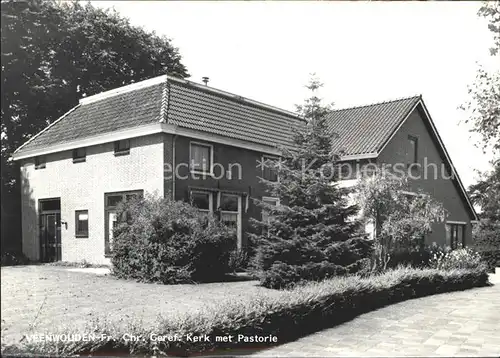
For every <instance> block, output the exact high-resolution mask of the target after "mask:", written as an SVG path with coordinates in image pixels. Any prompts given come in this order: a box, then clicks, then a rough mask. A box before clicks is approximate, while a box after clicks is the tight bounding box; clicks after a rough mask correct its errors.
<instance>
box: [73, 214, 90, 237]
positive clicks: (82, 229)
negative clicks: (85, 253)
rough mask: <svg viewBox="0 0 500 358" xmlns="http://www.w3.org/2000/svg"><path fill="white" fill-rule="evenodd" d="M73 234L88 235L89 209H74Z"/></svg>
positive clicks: (77, 235) (78, 235)
mask: <svg viewBox="0 0 500 358" xmlns="http://www.w3.org/2000/svg"><path fill="white" fill-rule="evenodd" d="M75 236H76V237H89V211H88V210H77V211H75Z"/></svg>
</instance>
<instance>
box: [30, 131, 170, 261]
mask: <svg viewBox="0 0 500 358" xmlns="http://www.w3.org/2000/svg"><path fill="white" fill-rule="evenodd" d="M46 158H47V164H46V168H45V169H38V170H35V167H34V159H33V158H31V159H27V160H25V161H23V163H22V164H21V177H22V183H23V190H22V192H23V193H22V223H23V233H22V241H23V252H24V253H25V254H26V255H27V256H28V257H29V258H31V259H33V260H38V259H39V258H40V252H39V251H40V248H39V238H38V219H37V212H38V200H40V199H48V198H60V199H61V220H62V221H66V222H67V228H66V227H65V226H64V225H62V228H61V243H62V260H63V261H72V262H77V261H81V260H82V259H85V260H87V261H89V262H92V263H107V262H108V259H106V258H105V257H104V223H105V217H104V193H109V192H118V191H127V190H139V189H142V190H144V192H145V193H151V194H153V193H156V195H160V196H163V195H164V182H163V160H164V137H163V135H162V134H157V135H150V136H146V137H139V138H133V139H131V140H130V154H129V155H124V156H116V157H115V155H114V144H113V143H106V144H103V145H96V146H92V147H88V148H87V158H86V161H85V162H83V163H73V160H72V152H71V151H66V152H60V153H54V154H49V155H47V156H46ZM75 210H88V211H89V237H88V238H76V237H75Z"/></svg>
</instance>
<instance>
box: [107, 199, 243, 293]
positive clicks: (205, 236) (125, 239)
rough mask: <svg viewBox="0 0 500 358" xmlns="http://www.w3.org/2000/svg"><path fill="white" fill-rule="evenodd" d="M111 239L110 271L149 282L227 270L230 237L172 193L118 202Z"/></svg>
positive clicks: (203, 278) (207, 277) (210, 276)
mask: <svg viewBox="0 0 500 358" xmlns="http://www.w3.org/2000/svg"><path fill="white" fill-rule="evenodd" d="M118 217H120V218H124V219H125V218H127V220H122V222H121V223H120V224H118V226H117V228H116V229H115V233H116V237H115V239H114V242H113V256H112V264H113V274H114V275H116V276H117V277H120V278H129V279H135V280H140V281H148V282H162V283H187V282H207V281H213V280H218V279H220V278H221V277H222V276H223V275H224V274H225V273H227V272H229V271H230V268H229V253H230V251H231V250H232V249H233V248H234V243H235V242H236V240H235V238H234V237H233V236H232V235H231V234H230V233H229V231H228V229H227V228H226V227H225V226H224V225H223V224H221V223H220V222H219V221H218V220H216V219H215V218H214V217H213V216H212V215H207V214H204V213H201V212H199V211H198V210H197V209H196V208H194V207H193V206H191V205H189V204H188V203H185V202H180V201H172V200H171V199H155V198H146V199H135V200H131V201H129V202H127V203H123V204H121V206H120V207H119V212H118Z"/></svg>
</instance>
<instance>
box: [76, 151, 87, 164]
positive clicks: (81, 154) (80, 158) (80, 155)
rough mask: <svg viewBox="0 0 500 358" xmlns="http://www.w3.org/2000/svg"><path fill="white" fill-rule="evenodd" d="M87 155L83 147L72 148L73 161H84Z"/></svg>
mask: <svg viewBox="0 0 500 358" xmlns="http://www.w3.org/2000/svg"><path fill="white" fill-rule="evenodd" d="M86 156H87V153H86V150H85V148H78V149H73V163H81V162H84V161H85V158H86Z"/></svg>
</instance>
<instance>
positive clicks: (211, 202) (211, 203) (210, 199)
mask: <svg viewBox="0 0 500 358" xmlns="http://www.w3.org/2000/svg"><path fill="white" fill-rule="evenodd" d="M193 194H207V195H208V210H207V209H199V208H196V209H198V210H199V211H201V212H203V213H209V214H210V213H213V212H214V195H213V192H211V191H208V190H199V189H196V190H191V191H190V193H189V199H190V200H191V197H192V195H193Z"/></svg>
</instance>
